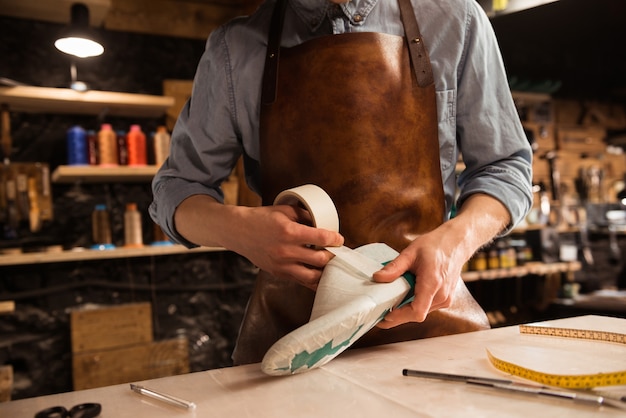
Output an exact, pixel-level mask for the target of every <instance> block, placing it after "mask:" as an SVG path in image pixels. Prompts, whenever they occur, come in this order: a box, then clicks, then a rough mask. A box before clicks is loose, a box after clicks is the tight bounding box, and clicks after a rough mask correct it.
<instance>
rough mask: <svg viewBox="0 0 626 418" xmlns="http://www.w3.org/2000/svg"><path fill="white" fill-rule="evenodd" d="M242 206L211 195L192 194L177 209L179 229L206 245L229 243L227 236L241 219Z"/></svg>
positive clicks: (176, 222) (195, 242)
mask: <svg viewBox="0 0 626 418" xmlns="http://www.w3.org/2000/svg"><path fill="white" fill-rule="evenodd" d="M241 209H242V208H240V207H237V206H231V205H223V204H221V203H219V202H218V201H216V200H215V199H214V198H213V197H211V196H208V195H202V194H197V195H192V196H190V197H188V198H187V199H185V200H183V202H182V203H181V204H180V205H178V207H177V208H176V212H175V213H174V224H175V226H176V231H177V232H178V233H179V234H180V235H182V236H183V237H184V238H185V239H187V240H188V241H190V242H192V243H194V244H196V245H201V246H207V247H229V246H230V242H229V240H228V239H227V237H228V236H233V235H236V234H237V232H236V231H233V230H232V229H233V228H236V226H237V225H239V224H240V223H239V222H237V220H236V218H237V216H239V215H238V213H239V212H240V211H241Z"/></svg>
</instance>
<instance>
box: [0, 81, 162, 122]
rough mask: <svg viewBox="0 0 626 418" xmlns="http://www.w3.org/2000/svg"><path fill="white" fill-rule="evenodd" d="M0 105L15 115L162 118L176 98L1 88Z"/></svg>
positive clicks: (36, 88) (52, 89) (34, 88)
mask: <svg viewBox="0 0 626 418" xmlns="http://www.w3.org/2000/svg"><path fill="white" fill-rule="evenodd" d="M0 104H4V105H7V106H8V107H9V110H10V111H12V112H29V113H65V114H78V115H99V114H101V113H107V114H109V115H116V116H129V117H147V118H148V117H159V116H163V115H164V114H165V112H166V110H167V109H168V108H169V107H171V106H173V105H174V98H173V97H168V96H154V95H148V94H134V93H118V92H110V91H97V90H90V91H86V92H78V91H75V90H72V89H64V88H53V87H33V86H12V87H0Z"/></svg>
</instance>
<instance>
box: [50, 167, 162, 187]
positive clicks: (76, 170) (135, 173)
mask: <svg viewBox="0 0 626 418" xmlns="http://www.w3.org/2000/svg"><path fill="white" fill-rule="evenodd" d="M158 169H159V167H158V166H155V165H147V166H123V165H122V166H117V167H100V166H90V165H85V166H83V165H61V166H58V167H57V168H56V169H55V170H54V172H53V173H52V181H53V182H54V183H145V182H150V181H151V180H152V177H154V175H155V174H156V172H157V171H158Z"/></svg>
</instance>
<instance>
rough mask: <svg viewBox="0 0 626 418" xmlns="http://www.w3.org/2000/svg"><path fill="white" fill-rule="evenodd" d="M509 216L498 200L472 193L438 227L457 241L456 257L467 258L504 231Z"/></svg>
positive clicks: (509, 220) (508, 221)
mask: <svg viewBox="0 0 626 418" xmlns="http://www.w3.org/2000/svg"><path fill="white" fill-rule="evenodd" d="M510 222H511V215H510V213H509V211H508V210H507V208H506V207H505V206H504V204H502V202H500V201H499V200H498V199H496V198H494V197H492V196H489V195H486V194H482V193H476V194H473V195H471V196H469V197H468V198H467V199H466V200H465V201H464V202H463V206H461V208H460V209H459V211H458V214H457V216H456V217H454V218H453V219H451V220H450V221H448V222H446V223H445V224H443V225H442V226H441V228H442V229H443V230H444V231H442V232H445V234H444V236H448V237H450V238H452V239H454V240H456V241H457V242H458V244H459V246H458V248H457V256H458V257H460V258H461V259H462V260H465V261H467V260H469V259H470V258H471V257H472V255H473V254H474V253H475V252H476V251H477V250H478V249H479V248H481V247H482V246H484V245H485V244H487V243H489V242H490V241H491V240H493V238H494V237H496V236H497V235H498V234H500V233H501V232H502V231H504V230H505V229H506V228H507V226H508V225H509V224H510Z"/></svg>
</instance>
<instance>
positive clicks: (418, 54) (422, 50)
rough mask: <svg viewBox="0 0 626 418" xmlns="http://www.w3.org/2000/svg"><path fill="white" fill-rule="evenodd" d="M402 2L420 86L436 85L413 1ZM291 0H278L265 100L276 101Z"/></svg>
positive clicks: (265, 78) (267, 58) (270, 39)
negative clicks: (288, 5) (282, 48)
mask: <svg viewBox="0 0 626 418" xmlns="http://www.w3.org/2000/svg"><path fill="white" fill-rule="evenodd" d="M398 2H399V4H400V16H401V19H402V24H403V26H404V33H405V35H406V38H407V43H408V47H409V55H410V56H411V63H412V64H413V71H414V72H415V78H416V80H417V85H418V86H419V87H428V86H430V85H431V84H433V83H434V82H435V81H434V78H433V70H432V67H431V65H430V58H429V56H428V51H427V50H426V46H425V45H424V40H423V39H422V35H421V33H420V30H419V25H418V24H417V19H416V17H415V12H414V11H413V6H412V5H411V0H398ZM286 10H287V0H278V2H277V3H276V7H275V8H274V13H273V14H272V20H271V22H270V30H269V35H268V39H267V52H266V54H265V70H264V72H263V85H262V91H261V103H262V104H264V105H267V104H272V103H273V102H274V101H275V100H276V78H277V77H278V61H279V56H280V41H281V37H282V32H283V22H284V20H285V11H286Z"/></svg>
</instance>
